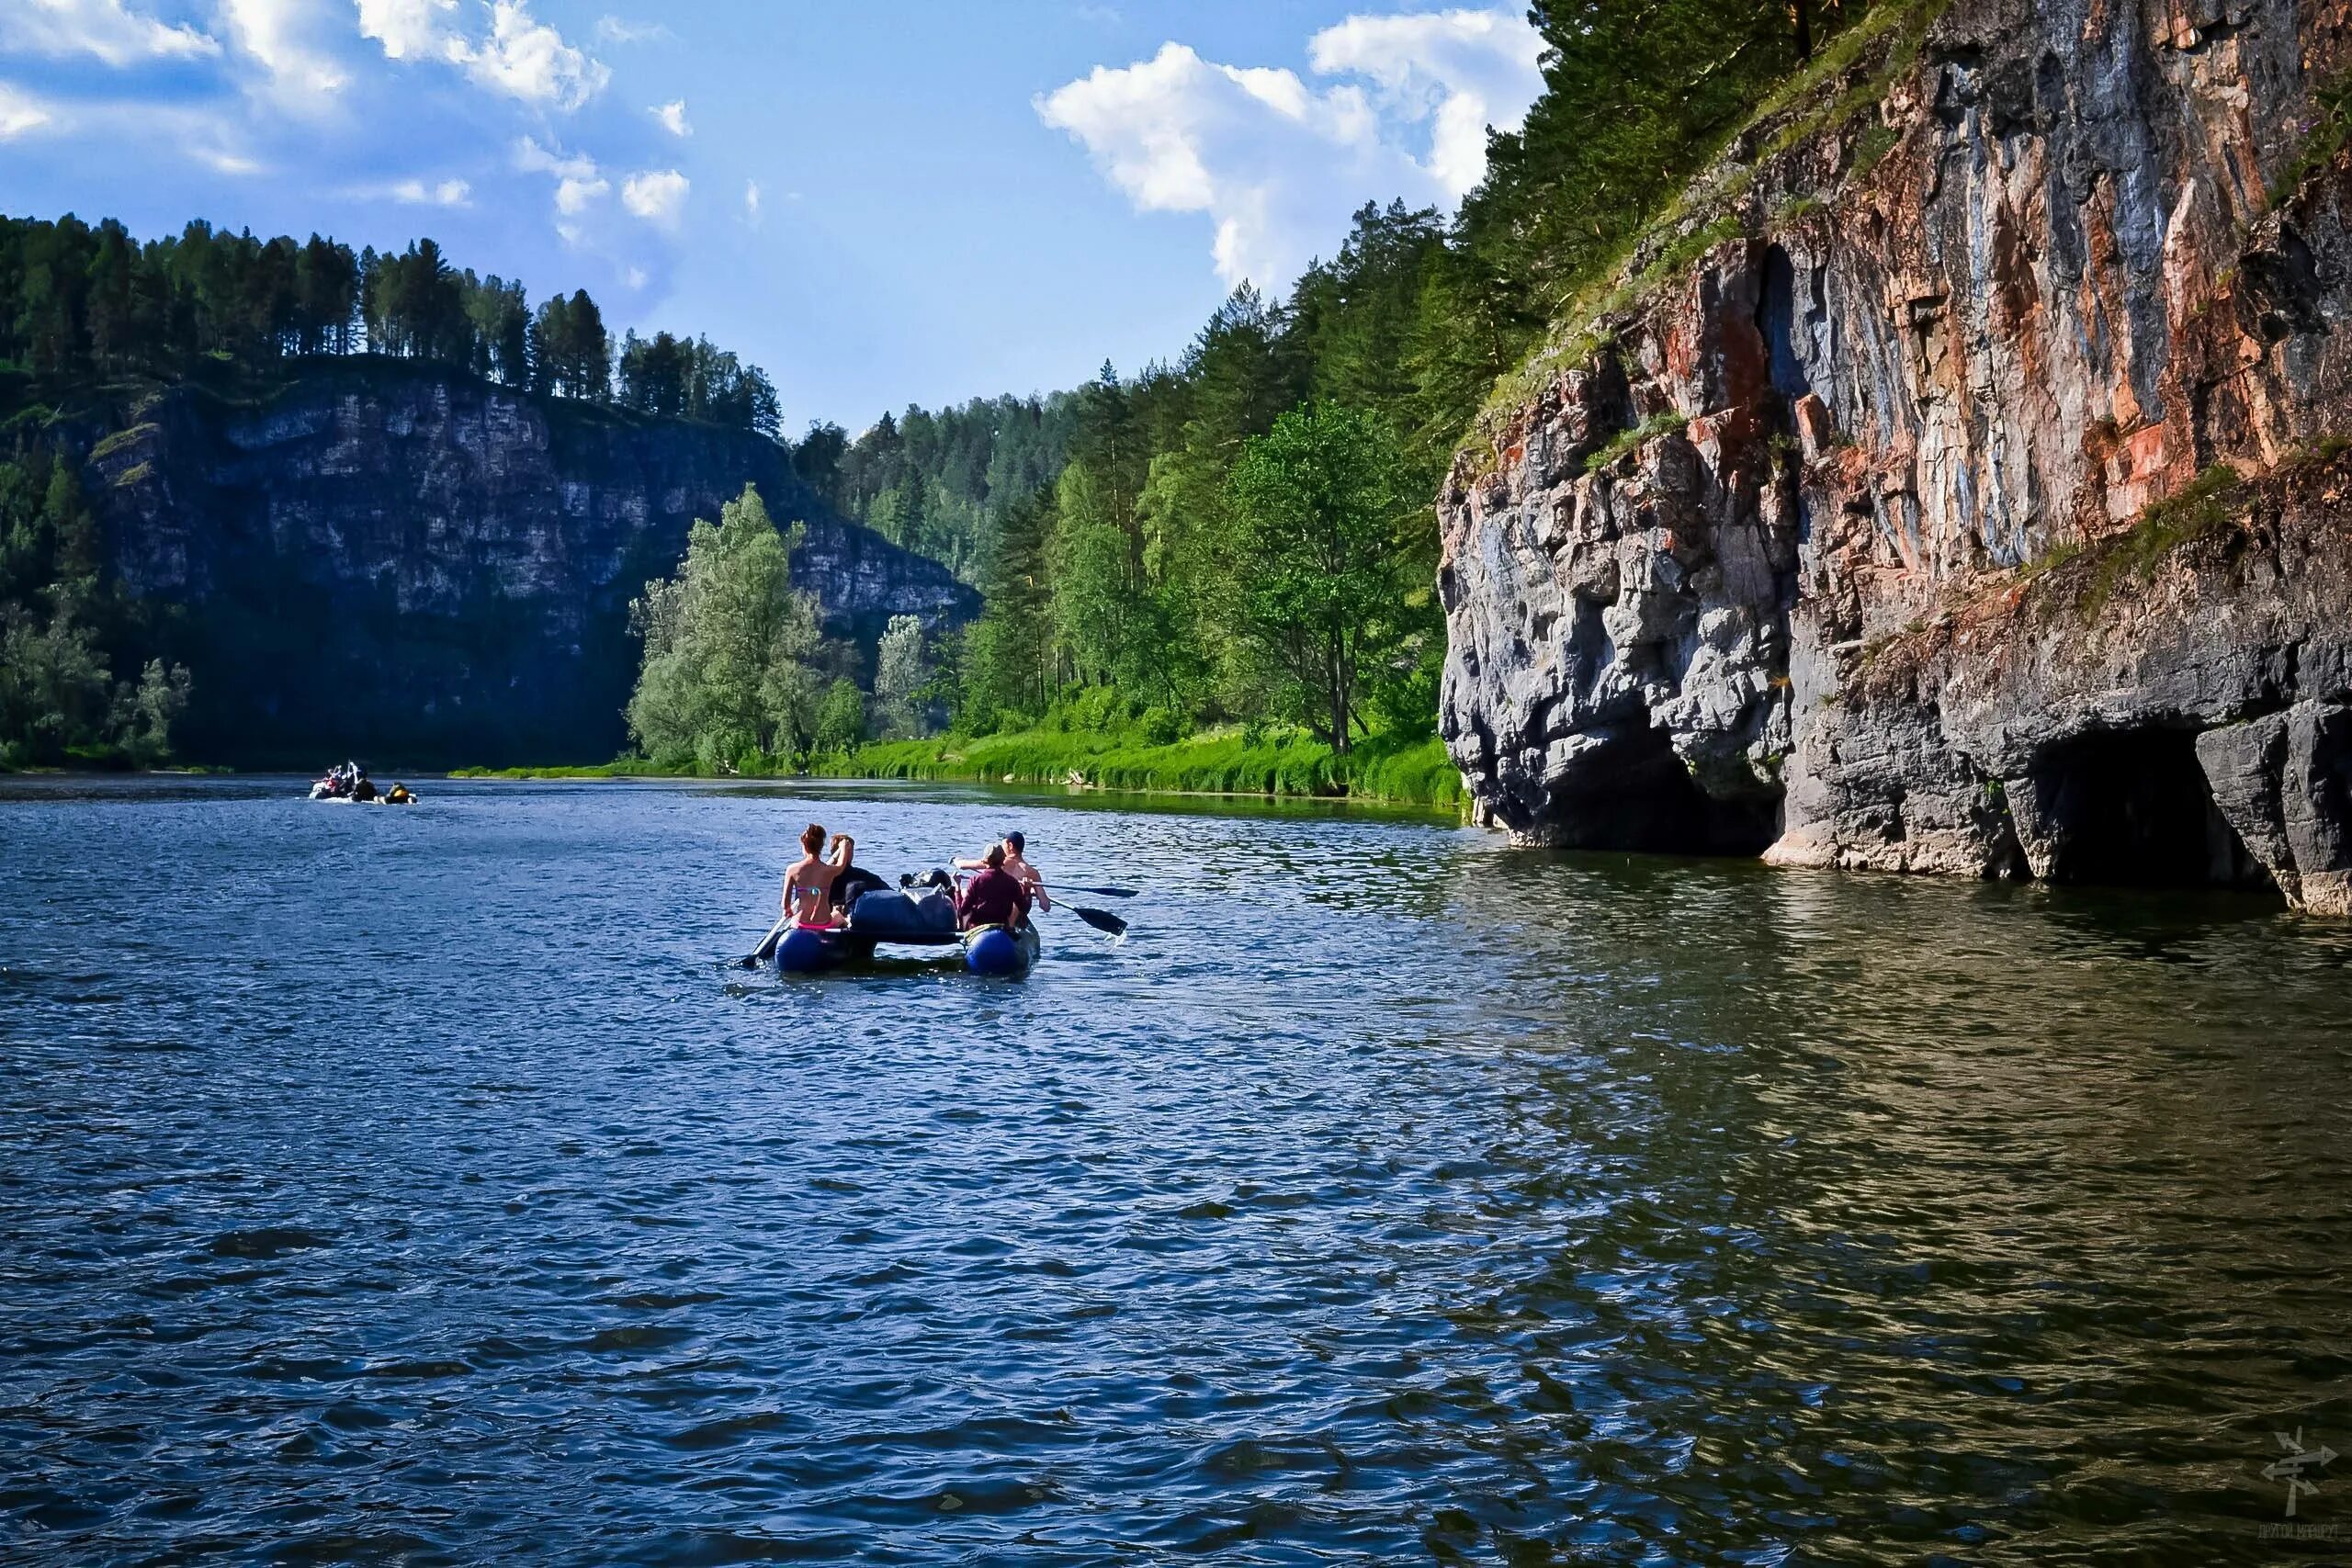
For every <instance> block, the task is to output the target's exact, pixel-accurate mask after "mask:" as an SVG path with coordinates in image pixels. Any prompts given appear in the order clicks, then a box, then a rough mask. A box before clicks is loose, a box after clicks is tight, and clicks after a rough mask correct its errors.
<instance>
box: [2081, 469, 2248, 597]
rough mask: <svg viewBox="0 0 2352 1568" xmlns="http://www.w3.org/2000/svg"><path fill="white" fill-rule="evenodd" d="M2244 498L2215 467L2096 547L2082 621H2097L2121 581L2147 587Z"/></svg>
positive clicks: (2221, 524)
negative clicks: (2170, 559)
mask: <svg viewBox="0 0 2352 1568" xmlns="http://www.w3.org/2000/svg"><path fill="white" fill-rule="evenodd" d="M2244 499H2245V480H2244V479H2240V478H2239V477H2238V472H2237V470H2236V469H2235V468H2231V467H2230V466H2229V465H2228V464H2227V463H2216V464H2214V465H2213V466H2212V467H2211V468H2207V469H2206V470H2205V471H2204V472H2203V473H2201V474H2199V475H2198V476H2197V477H2196V478H2195V479H2191V480H2189V481H2188V483H2187V484H2185V485H2183V486H2181V487H2180V489H2178V490H2177V491H2174V492H2173V493H2172V494H2170V495H2168V496H2166V497H2165V498H2164V499H2163V500H2162V501H2159V502H2154V503H2153V504H2152V505H2150V506H2149V507H2148V508H2147V509H2146V510H2144V511H2143V512H2142V513H2140V518H2139V521H2138V522H2136V523H2134V524H2132V525H2131V531H2130V532H2129V533H2125V534H2120V535H2118V536H2115V537H2114V538H2112V539H2109V540H2104V541H2101V543H2100V547H2099V553H2098V560H2097V561H2095V562H2094V563H2093V564H2092V567H2091V574H2090V581H2089V582H2087V583H2086V585H2085V586H2084V589H2083V597H2082V613H2083V619H2085V620H2086V621H2095V620H2097V619H2098V615H2099V612H2100V611H2102V610H2104V609H2105V608H2107V604H2108V601H2109V599H2111V598H2112V597H2114V594H2115V590H2116V588H2117V587H2118V585H2119V584H2120V583H2121V582H2122V581H2123V579H2124V578H2125V577H2126V576H2129V577H2130V578H2131V579H2132V580H2133V581H2137V582H2147V581H2152V580H2153V579H2154V577H2155V573H2156V567H2157V565H2158V563H2159V562H2161V561H2163V559H2164V558H2165V557H2166V556H2169V555H2170V554H2172V552H2173V551H2175V550H2177V549H2178V548H2180V547H2181V546H2183V545H2186V544H2188V543H2189V542H2190V541H2191V540H2194V539H2201V538H2204V537H2206V536H2209V535H2212V534H2216V533H2219V532H2220V531H2221V530H2222V529H2223V528H2225V527H2227V526H2228V525H2229V523H2230V520H2231V518H2233V516H2235V515H2236V513H2237V507H2238V503H2239V502H2241V501H2243V500H2244Z"/></svg>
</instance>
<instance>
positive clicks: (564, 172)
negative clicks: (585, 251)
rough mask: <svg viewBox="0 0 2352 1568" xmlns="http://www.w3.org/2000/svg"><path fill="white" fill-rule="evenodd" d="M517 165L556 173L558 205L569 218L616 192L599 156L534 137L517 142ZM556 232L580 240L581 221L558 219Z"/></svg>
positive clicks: (531, 171)
mask: <svg viewBox="0 0 2352 1568" xmlns="http://www.w3.org/2000/svg"><path fill="white" fill-rule="evenodd" d="M515 167H516V168H517V169H519V170H521V171H522V172H523V173H525V174H526V175H554V176H555V209H556V211H557V212H558V213H559V214H560V215H561V216H563V217H566V218H577V217H579V216H580V215H581V214H582V213H584V212H586V211H587V210H588V209H590V208H592V207H594V206H595V205H596V204H597V203H598V202H600V201H602V200H603V199H604V198H605V197H607V196H609V195H611V194H612V189H613V186H612V182H611V181H610V180H607V179H605V177H604V175H603V173H602V172H601V171H600V170H598V169H597V167H596V160H595V159H594V158H591V157H589V156H588V155H587V154H586V153H584V152H568V153H567V152H556V151H554V150H552V149H550V148H546V147H542V146H540V145H539V144H538V143H537V141H533V140H532V139H531V138H530V137H527V136H526V137H524V138H523V139H522V140H521V141H517V142H516V143H515ZM556 232H557V233H559V234H560V235H562V236H563V238H564V240H565V241H566V242H567V243H577V242H578V240H579V238H580V228H579V226H578V225H577V224H571V223H558V224H557V225H556Z"/></svg>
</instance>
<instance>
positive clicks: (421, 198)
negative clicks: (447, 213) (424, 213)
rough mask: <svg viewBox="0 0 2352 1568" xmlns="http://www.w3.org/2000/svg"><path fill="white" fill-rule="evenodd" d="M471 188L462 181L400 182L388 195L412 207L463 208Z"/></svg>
mask: <svg viewBox="0 0 2352 1568" xmlns="http://www.w3.org/2000/svg"><path fill="white" fill-rule="evenodd" d="M473 188H474V187H473V186H469V185H468V184H467V183H466V182H465V181H463V180H441V181H438V182H436V183H435V184H433V185H427V184H425V183H424V181H423V180H401V181H400V182H398V183H397V184H395V185H394V186H391V188H390V192H389V193H388V194H389V195H390V197H391V198H392V199H393V200H394V201H401V202H406V203H408V204H409V205H410V206H412V207H464V206H466V205H467V198H468V197H471V196H472V195H473Z"/></svg>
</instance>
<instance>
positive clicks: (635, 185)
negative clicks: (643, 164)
mask: <svg viewBox="0 0 2352 1568" xmlns="http://www.w3.org/2000/svg"><path fill="white" fill-rule="evenodd" d="M687 189H688V182H687V180H686V176H685V175H682V174H680V173H678V171H677V170H675V169H648V170H646V171H645V172H644V173H643V174H641V175H630V176H629V177H628V179H626V180H623V181H622V182H621V205H622V206H623V207H626V208H628V209H629V210H630V211H631V212H633V213H635V214H636V215H637V216H638V217H639V218H642V219H644V220H646V221H647V222H648V223H651V224H653V225H655V226H656V227H659V228H662V229H675V228H676V227H677V226H678V220H679V219H680V218H682V217H684V214H685V210H686V191H687Z"/></svg>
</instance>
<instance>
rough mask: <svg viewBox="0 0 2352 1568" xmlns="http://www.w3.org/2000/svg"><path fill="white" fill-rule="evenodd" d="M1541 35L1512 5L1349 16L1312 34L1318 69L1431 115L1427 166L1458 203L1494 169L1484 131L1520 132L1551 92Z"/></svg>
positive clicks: (1309, 52)
mask: <svg viewBox="0 0 2352 1568" xmlns="http://www.w3.org/2000/svg"><path fill="white" fill-rule="evenodd" d="M1543 53H1544V39H1543V37H1542V35H1541V34H1539V33H1537V32H1536V30H1535V29H1534V28H1532V27H1530V26H1528V25H1527V23H1526V22H1525V21H1524V20H1523V19H1521V17H1518V16H1515V15H1513V14H1512V13H1510V12H1506V11H1442V12H1434V13H1424V14H1422V15H1419V16H1405V17H1348V18H1347V19H1346V20H1345V21H1342V22H1340V23H1339V24H1338V25H1337V26H1335V27H1329V28H1324V29H1323V30H1322V31H1321V32H1319V33H1317V34H1316V35H1315V37H1314V38H1313V39H1310V40H1308V43H1307V46H1306V60H1307V63H1308V64H1309V65H1311V66H1313V67H1314V69H1315V71H1316V73H1317V74H1318V75H1324V76H1333V75H1338V74H1340V73H1354V74H1357V75H1362V76H1368V77H1370V78H1372V80H1373V81H1374V83H1375V84H1377V85H1378V86H1379V88H1380V89H1381V91H1382V94H1383V96H1384V97H1385V100H1386V101H1387V103H1389V104H1390V105H1392V106H1394V107H1397V109H1399V110H1401V111H1402V112H1403V113H1405V114H1407V115H1408V116H1409V117H1411V118H1414V119H1417V120H1418V119H1428V120H1430V122H1431V126H1432V129H1431V134H1430V152H1429V156H1428V158H1427V159H1426V160H1425V161H1424V162H1423V164H1422V166H1423V167H1424V168H1426V169H1427V170H1428V171H1429V172H1430V175H1431V176H1432V177H1433V178H1435V179H1436V181H1437V183H1438V185H1439V186H1440V187H1441V188H1442V189H1443V190H1444V191H1445V192H1446V193H1447V194H1448V195H1450V196H1451V197H1453V198H1454V199H1455V200H1457V201H1458V200H1460V199H1461V198H1462V197H1464V196H1465V195H1467V194H1468V193H1469V191H1470V189H1471V187H1472V186H1476V184H1477V183H1478V182H1479V181H1480V180H1482V179H1484V178H1485V177H1486V175H1487V127H1488V126H1490V125H1491V126H1495V127H1497V128H1498V129H1500V130H1518V129H1519V127H1520V125H1521V123H1522V122H1523V121H1525V119H1526V118H1527V106H1528V105H1530V104H1532V103H1533V102H1534V101H1535V97H1536V95H1538V94H1539V93H1541V92H1543V90H1544V73H1543V71H1542V69H1541V67H1540V66H1539V64H1538V63H1537V62H1538V61H1539V60H1540V59H1541V57H1542V55H1543Z"/></svg>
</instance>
